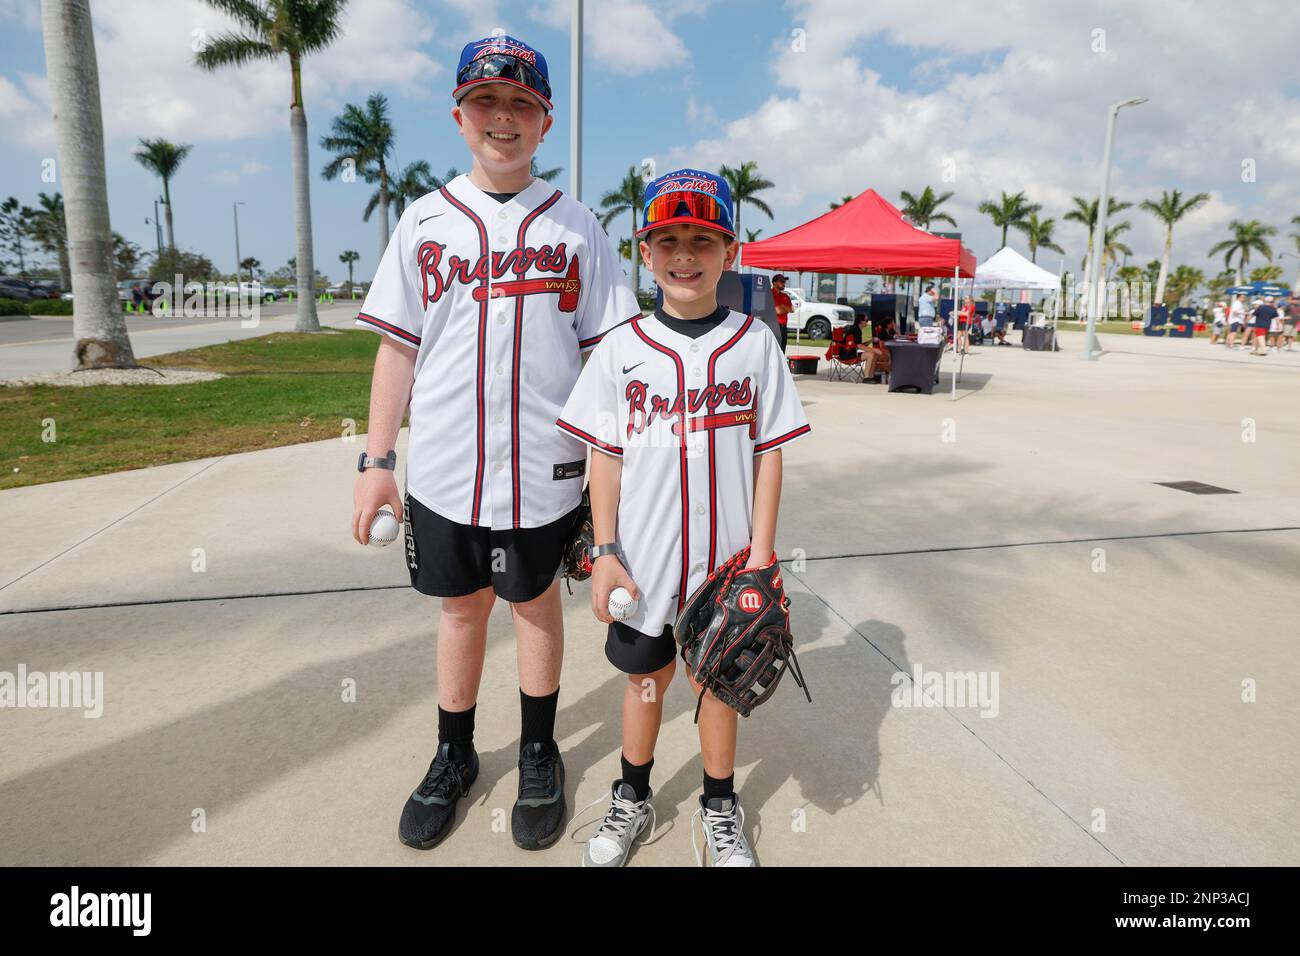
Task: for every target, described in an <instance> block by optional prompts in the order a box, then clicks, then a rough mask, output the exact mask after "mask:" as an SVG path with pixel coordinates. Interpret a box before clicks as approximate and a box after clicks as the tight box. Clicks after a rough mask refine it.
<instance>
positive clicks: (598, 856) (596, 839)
mask: <svg viewBox="0 0 1300 956" xmlns="http://www.w3.org/2000/svg"><path fill="white" fill-rule="evenodd" d="M652 796H654V792H653V791H651V792H650V793H647V794H646V798H645V799H644V800H638V799H637V798H636V791H635V790H633V789H632V785H631V784H629V783H624V782H623V781H622V780H615V781H614V785H613V787H612V788H611V789H610V795H609V809H608V810H607V811H605V819H604V820H602V821H601V823H600V826H599V827H597V828H596V832H595V833H593V834H592V835H591V839H589V840H588V841H587V848H586V850H585V851H583V854H582V865H583V866H622V865H623V864H625V863H627V856H628V853H629V852H630V851H631V849H632V843H633V841H634V840H636V838H637V836H638V835H639V834H640V833H641V831H642V830H644V829H645V827H646V823H647V822H649V824H650V835H649V836H648V837H647V838H646V839H645V840H644V841H643V842H645V843H649V842H650V841H651V840H653V839H654V835H655V822H656V821H655V808H654V807H653V806H651V805H650V798H651V797H652ZM604 799H605V798H604V797H601V798H600V799H598V800H594V801H592V802H591V803H589V804H587V806H586V807H584V808H583V809H584V810H589V809H591V808H592V807H594V806H596V805H597V804H598V803H600V802H602V801H603V800H604Z"/></svg>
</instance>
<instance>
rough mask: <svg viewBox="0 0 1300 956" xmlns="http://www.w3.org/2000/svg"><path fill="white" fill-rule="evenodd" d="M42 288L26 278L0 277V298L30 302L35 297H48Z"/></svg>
mask: <svg viewBox="0 0 1300 956" xmlns="http://www.w3.org/2000/svg"><path fill="white" fill-rule="evenodd" d="M48 298H49V295H47V294H46V292H45V290H44V289H41V288H39V287H38V286H36V285H35V284H34V283H32V282H28V281H27V280H26V279H0V299H15V300H17V301H18V302H31V301H33V300H35V299H48Z"/></svg>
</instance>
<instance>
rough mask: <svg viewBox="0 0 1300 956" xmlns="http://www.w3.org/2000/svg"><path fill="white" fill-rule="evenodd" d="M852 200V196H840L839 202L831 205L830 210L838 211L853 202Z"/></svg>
mask: <svg viewBox="0 0 1300 956" xmlns="http://www.w3.org/2000/svg"><path fill="white" fill-rule="evenodd" d="M853 199H854V197H853V196H842V197H841V198H840V200H839V202H833V203H831V208H832V209H839V208H840V207H841V206H847V205H848V204H849V203H851V202H853Z"/></svg>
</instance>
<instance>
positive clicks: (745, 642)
mask: <svg viewBox="0 0 1300 956" xmlns="http://www.w3.org/2000/svg"><path fill="white" fill-rule="evenodd" d="M748 561H749V548H745V549H744V550H742V551H739V552H737V553H736V554H734V555H732V556H731V558H730V559H728V560H727V562H726V563H725V564H723V565H721V566H719V567H718V568H715V569H714V571H713V573H712V574H710V575H709V576H708V577H707V578H706V579H705V580H704V582H703V583H702V584H701V585H700V586H699V587H698V588H696V589H695V593H693V594H692V595H691V596H690V597H689V598H688V599H687V601H686V603H685V604H684V605H682V610H681V613H680V614H678V615H677V621H676V623H675V624H674V625H673V636H674V637H675V638H676V639H677V643H678V644H679V645H680V646H681V649H682V660H684V661H685V662H686V666H687V667H689V668H690V669H691V673H692V674H693V675H694V676H695V680H696V681H697V682H698V683H699V684H700V686H701V687H702V688H703V689H702V690H701V692H700V699H699V701H697V702H696V706H695V719H696V721H698V720H699V719H700V704H701V703H703V701H704V692H705V691H712V692H713V696H714V697H716V698H717V699H718V700H720V701H722V702H723V703H724V704H726V705H727V706H728V707H731V708H732V709H734V710H735V711H737V712H738V713H739V714H740V715H741V716H742V717H748V716H749V714H750V712H751V711H752V710H753V709H754V708H755V707H757V706H758V705H759V704H761V703H763V702H764V701H766V700H767V699H768V698H769V697H771V696H772V693H773V692H774V691H775V690H776V686H777V684H778V683H780V681H781V678H782V677H783V676H784V675H785V672H786V669H787V668H793V673H794V680H795V683H796V684H798V685H799V687H800V689H802V690H803V692H804V696H805V697H807V698H808V700H809V701H810V702H811V701H812V695H811V694H809V693H808V687H807V685H806V684H805V683H804V679H803V672H802V671H801V670H800V669H799V661H798V660H797V659H796V658H795V655H794V636H793V635H792V634H791V633H790V599H789V598H787V597H786V596H785V590H784V588H783V587H782V584H781V565H780V564H779V563H777V560H776V555H775V554H774V555H772V560H771V561H770V562H768V564H766V565H765V566H763V567H761V568H745V564H746V563H747V562H748Z"/></svg>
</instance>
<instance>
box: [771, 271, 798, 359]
mask: <svg viewBox="0 0 1300 956" xmlns="http://www.w3.org/2000/svg"><path fill="white" fill-rule="evenodd" d="M785 282H786V278H785V276H783V275H774V276H772V304H773V306H775V307H776V323H777V325H779V326H781V351H782V352H784V351H785V343H786V339H787V338H788V337H789V334H790V333H789V332H788V331H787V329H786V323H787V322H789V321H790V319H789V316H790V313H791V312H793V311H794V304H793V303H792V302H791V301H790V296H789V295H787V294H786V291H785Z"/></svg>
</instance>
